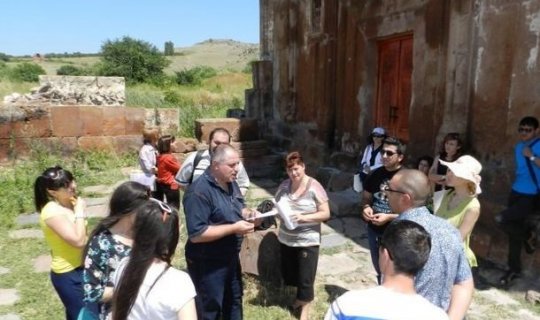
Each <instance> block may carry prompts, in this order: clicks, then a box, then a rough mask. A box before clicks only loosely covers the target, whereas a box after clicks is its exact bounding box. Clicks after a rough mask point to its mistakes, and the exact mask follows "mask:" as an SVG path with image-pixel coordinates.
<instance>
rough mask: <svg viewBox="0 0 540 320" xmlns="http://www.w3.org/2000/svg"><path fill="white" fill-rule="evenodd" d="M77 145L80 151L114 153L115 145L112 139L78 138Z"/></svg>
mask: <svg viewBox="0 0 540 320" xmlns="http://www.w3.org/2000/svg"><path fill="white" fill-rule="evenodd" d="M77 144H78V145H79V148H80V149H81V150H101V151H114V150H115V144H114V139H113V137H109V136H107V137H91V136H86V137H80V138H79V139H78V140H77Z"/></svg>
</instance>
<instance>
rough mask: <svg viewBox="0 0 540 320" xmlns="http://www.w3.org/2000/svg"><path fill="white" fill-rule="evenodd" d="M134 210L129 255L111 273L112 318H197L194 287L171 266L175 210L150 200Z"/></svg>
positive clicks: (175, 235)
mask: <svg viewBox="0 0 540 320" xmlns="http://www.w3.org/2000/svg"><path fill="white" fill-rule="evenodd" d="M152 200H153V201H149V202H147V203H145V204H144V205H142V206H140V207H139V208H138V209H137V212H136V214H135V225H134V228H133V232H134V235H135V236H134V242H133V249H132V251H131V254H130V256H129V258H127V259H124V260H123V261H122V262H121V263H120V266H119V267H118V269H117V271H116V273H115V275H114V283H115V290H114V297H113V313H112V319H113V320H124V319H130V320H135V319H141V320H142V319H164V320H169V319H170V320H173V319H174V320H176V319H178V320H196V319H197V312H196V308H195V300H194V297H195V287H194V285H193V282H192V281H191V278H190V277H189V275H188V274H187V273H185V272H183V271H180V270H177V269H175V268H173V267H171V259H172V256H173V255H174V251H175V250H176V246H177V244H178V238H179V225H178V213H177V211H176V209H174V208H172V207H170V206H168V205H167V204H165V203H163V202H161V201H159V200H156V199H152Z"/></svg>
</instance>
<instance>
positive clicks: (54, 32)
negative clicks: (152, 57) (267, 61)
mask: <svg viewBox="0 0 540 320" xmlns="http://www.w3.org/2000/svg"><path fill="white" fill-rule="evenodd" d="M0 12H2V17H1V18H0V52H1V53H5V54H8V55H14V56H17V55H32V54H35V53H40V54H46V53H64V52H67V53H73V52H81V53H98V52H99V51H100V50H101V45H102V44H103V42H104V41H106V40H115V39H121V38H122V37H123V36H129V37H131V38H134V39H137V40H144V41H147V42H150V43H151V44H153V45H155V46H156V47H157V48H158V49H159V50H163V47H164V43H165V42H166V41H172V42H173V43H174V46H175V47H185V46H191V45H193V44H195V43H197V42H201V41H204V40H207V39H210V38H212V39H233V40H237V41H242V42H249V43H258V42H259V1H258V0H168V1H166V0H50V1H44V0H1V1H0Z"/></svg>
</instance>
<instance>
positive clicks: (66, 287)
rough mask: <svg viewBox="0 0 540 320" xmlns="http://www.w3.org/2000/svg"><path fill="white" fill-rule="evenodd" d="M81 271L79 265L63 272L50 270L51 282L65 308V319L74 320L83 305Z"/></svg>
mask: <svg viewBox="0 0 540 320" xmlns="http://www.w3.org/2000/svg"><path fill="white" fill-rule="evenodd" d="M82 273H83V269H82V268H80V267H79V268H77V269H75V270H73V271H69V272H65V273H55V272H52V271H51V282H52V284H53V286H54V289H55V290H56V292H57V293H58V295H59V296H60V300H62V303H63V304H64V307H65V308H66V319H67V320H76V319H77V316H78V315H79V311H80V310H81V308H82V307H83V306H84V302H83V285H82Z"/></svg>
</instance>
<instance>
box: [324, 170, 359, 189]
mask: <svg viewBox="0 0 540 320" xmlns="http://www.w3.org/2000/svg"><path fill="white" fill-rule="evenodd" d="M353 176H354V174H353V173H351V172H345V171H340V172H339V173H337V174H334V175H332V178H331V179H330V182H329V184H328V186H327V191H343V190H347V189H350V188H352V184H353Z"/></svg>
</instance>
